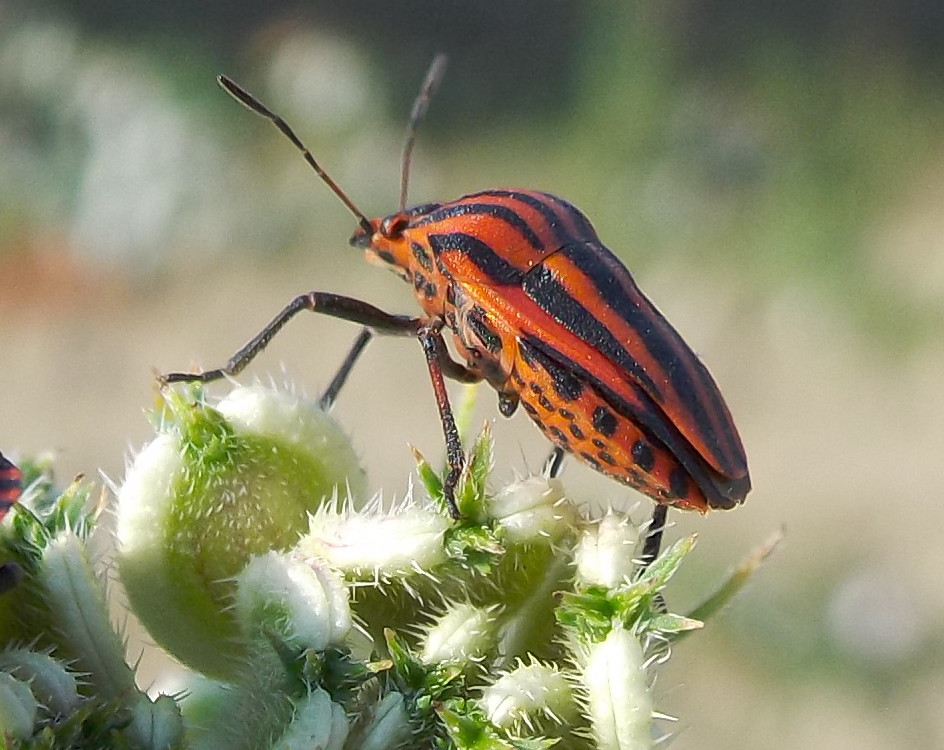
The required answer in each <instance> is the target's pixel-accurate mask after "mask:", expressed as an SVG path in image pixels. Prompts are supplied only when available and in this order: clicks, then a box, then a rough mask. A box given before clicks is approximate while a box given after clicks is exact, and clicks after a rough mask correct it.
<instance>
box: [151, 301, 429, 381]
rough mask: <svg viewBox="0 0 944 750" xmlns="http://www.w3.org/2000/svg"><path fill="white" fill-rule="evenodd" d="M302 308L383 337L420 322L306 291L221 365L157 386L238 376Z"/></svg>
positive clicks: (409, 330)
mask: <svg viewBox="0 0 944 750" xmlns="http://www.w3.org/2000/svg"><path fill="white" fill-rule="evenodd" d="M303 310H307V311H309V312H315V313H321V314H323V315H330V316H331V317H334V318H341V319H343V320H350V321H351V322H353V323H360V324H361V325H363V326H367V327H368V328H370V329H372V330H373V331H374V332H375V333H379V334H382V335H386V336H416V335H417V329H418V328H419V325H420V321H419V319H418V318H410V317H408V316H405V315H391V314H390V313H386V312H384V311H383V310H381V309H379V308H376V307H374V306H373V305H369V304H367V303H366V302H362V301H361V300H358V299H353V298H352V297H343V296H341V295H339V294H330V293H328V292H309V293H308V294H301V295H299V296H298V297H296V298H295V299H293V300H292V301H291V302H290V303H289V304H288V305H286V306H285V307H284V308H283V309H282V311H281V312H280V313H279V314H278V315H276V316H275V317H274V318H273V319H272V321H271V322H270V323H269V324H268V325H267V326H266V327H265V328H263V329H262V330H261V331H259V333H257V334H256V335H255V336H253V337H252V338H251V339H250V340H249V341H248V342H246V344H245V345H244V346H243V347H242V348H241V349H240V350H239V351H238V352H236V353H235V354H234V355H233V356H232V357H230V359H229V361H227V363H226V364H225V365H223V366H222V367H219V368H217V369H215V370H207V371H206V372H170V373H167V374H166V375H162V376H160V377H159V378H158V380H159V382H160V383H161V385H167V384H168V383H193V382H197V383H209V382H211V381H214V380H219V379H220V378H224V377H226V376H234V375H238V374H239V373H240V372H241V371H242V370H243V369H244V368H245V367H246V365H248V364H249V363H250V362H251V361H252V360H253V359H255V358H256V355H258V354H259V352H261V351H262V350H263V349H265V348H266V346H267V345H268V344H269V342H270V341H271V340H272V338H273V337H274V336H275V335H276V334H277V333H278V332H279V331H280V330H282V327H283V326H284V325H285V324H286V323H288V322H289V321H290V320H291V319H292V318H294V317H295V316H296V315H297V314H298V313H300V312H302V311H303ZM358 354H360V352H358ZM354 359H356V357H355V358H354ZM352 364H353V362H352ZM345 377H346V374H345Z"/></svg>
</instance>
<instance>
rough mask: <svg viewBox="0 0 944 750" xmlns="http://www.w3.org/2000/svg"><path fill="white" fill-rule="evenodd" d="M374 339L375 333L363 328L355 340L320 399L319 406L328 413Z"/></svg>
mask: <svg viewBox="0 0 944 750" xmlns="http://www.w3.org/2000/svg"><path fill="white" fill-rule="evenodd" d="M373 337H374V334H373V332H372V331H371V330H370V328H366V327H365V328H362V329H361V332H360V333H359V334H358V335H357V338H356V339H354V344H353V345H352V346H351V350H350V351H349V352H348V353H347V356H346V357H345V358H344V361H343V362H342V363H341V367H339V368H338V371H337V372H336V373H335V374H334V377H333V378H331V382H330V383H329V384H328V387H327V388H325V391H324V393H322V394H321V398H320V399H318V405H319V406H320V407H321V408H322V409H324V410H325V411H327V410H328V409H330V408H331V407H332V406H334V402H335V401H336V400H337V398H338V393H339V392H340V390H341V389H342V388H343V387H344V384H345V383H346V382H347V378H348V376H349V375H350V374H351V370H352V369H354V365H355V363H356V362H357V360H358V359H360V356H361V354H362V353H363V351H364V349H366V348H367V344H369V343H370V340H371V339H372V338H373Z"/></svg>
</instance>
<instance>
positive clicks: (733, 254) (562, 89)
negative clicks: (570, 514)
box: [0, 0, 944, 750]
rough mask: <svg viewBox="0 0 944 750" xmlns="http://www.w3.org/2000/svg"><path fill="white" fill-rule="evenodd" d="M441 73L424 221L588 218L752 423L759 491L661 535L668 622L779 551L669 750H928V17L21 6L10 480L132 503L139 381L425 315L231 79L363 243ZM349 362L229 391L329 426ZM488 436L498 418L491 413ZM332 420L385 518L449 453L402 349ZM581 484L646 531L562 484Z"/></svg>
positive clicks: (942, 427) (520, 5) (330, 358)
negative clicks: (530, 213) (731, 574)
mask: <svg viewBox="0 0 944 750" xmlns="http://www.w3.org/2000/svg"><path fill="white" fill-rule="evenodd" d="M440 50H443V51H446V52H448V53H449V54H450V56H451V61H450V69H449V71H448V73H447V77H446V79H445V82H444V85H443V86H442V88H441V91H440V93H439V94H438V95H437V97H436V99H435V100H434V102H433V104H432V106H431V110H430V114H429V118H428V120H427V122H426V123H425V124H424V126H423V129H422V131H421V134H420V139H419V144H418V150H417V155H416V159H415V162H414V167H413V175H414V178H413V182H412V186H411V200H412V201H413V202H423V201H427V200H437V199H439V200H442V199H449V198H454V197H457V196H458V195H461V194H463V193H466V192H471V191H475V190H480V189H484V188H488V187H496V186H521V187H532V188H539V189H544V190H548V191H551V192H554V193H557V194H559V195H561V196H563V197H566V198H568V199H570V200H571V201H573V202H574V203H575V204H576V205H578V206H580V207H581V208H582V209H583V210H584V211H585V212H586V213H587V214H588V215H589V216H590V217H591V219H592V220H593V221H594V223H595V225H596V227H597V229H598V231H599V233H600V235H601V237H602V238H603V239H604V241H605V242H606V243H607V244H608V245H609V246H610V247H611V248H612V249H613V250H614V251H615V252H616V253H617V254H618V255H620V256H621V257H622V258H623V259H624V261H625V262H626V263H627V265H628V266H629V267H630V268H631V269H632V270H633V272H634V274H635V275H636V277H637V280H638V281H639V283H640V286H642V288H643V289H644V290H646V292H647V293H648V294H649V295H650V296H651V297H652V298H653V299H654V301H655V302H656V303H657V304H658V305H659V306H660V307H661V309H662V310H663V311H664V312H665V313H666V314H667V316H668V317H669V319H670V320H672V321H673V323H674V324H675V325H676V327H677V328H679V330H680V331H681V332H682V333H683V335H684V336H685V337H686V339H687V340H688V341H689V342H690V343H691V344H692V345H693V347H694V348H695V349H696V350H697V351H699V353H700V354H701V355H702V356H703V358H704V359H705V360H706V362H707V363H708V365H709V366H710V368H711V370H712V372H713V373H714V375H715V377H716V378H717V380H718V381H719V383H720V384H721V386H722V390H723V391H724V393H725V395H726V398H727V399H728V402H729V404H730V406H731V409H732V411H733V413H734V414H735V417H736V419H737V421H738V424H739V427H740V429H741V432H742V436H743V438H744V442H745V445H746V447H747V451H748V456H749V459H750V462H751V469H752V474H753V477H754V487H755V490H754V491H753V493H752V494H751V495H750V496H749V499H748V502H747V504H746V505H745V506H744V507H743V508H740V509H738V510H737V511H735V512H732V513H717V514H714V515H712V516H710V517H709V518H698V517H691V516H684V517H683V516H681V515H680V514H678V513H676V514H674V515H675V521H676V527H675V528H674V529H673V530H672V531H671V532H670V536H672V537H675V536H678V535H680V534H682V533H690V532H692V531H698V533H699V534H700V543H699V547H698V549H697V550H696V552H695V556H694V558H693V560H692V562H690V563H689V565H688V569H687V571H685V574H684V576H682V579H681V580H680V581H679V586H678V587H677V589H676V590H675V592H673V594H672V596H673V605H674V607H675V608H676V609H677V610H682V609H684V608H685V607H686V606H690V605H692V604H694V603H695V602H697V601H698V600H699V599H700V598H701V597H702V596H703V594H704V592H705V591H706V590H707V589H708V588H710V587H711V586H712V585H713V584H714V583H715V582H716V581H718V580H719V579H720V578H721V576H722V575H723V572H724V570H725V568H726V567H728V566H730V565H732V564H733V563H734V562H735V561H737V560H738V559H739V558H740V557H741V556H742V555H744V554H746V553H748V552H749V551H750V549H751V548H752V547H754V546H755V545H757V544H758V543H760V542H761V541H762V540H763V539H764V538H766V537H767V536H768V535H769V534H770V533H771V532H773V531H775V530H776V529H779V528H780V527H781V526H785V527H786V533H787V536H786V541H785V543H784V545H783V546H782V547H781V549H780V550H779V551H778V553H777V554H776V555H775V557H774V558H773V559H772V560H771V561H770V562H769V564H768V565H767V566H766V567H765V568H763V569H762V570H761V572H760V573H759V574H758V576H757V577H756V580H755V581H754V583H753V584H752V585H751V587H750V588H749V590H748V591H747V592H745V593H744V594H743V595H742V596H741V597H740V599H739V600H738V601H737V602H736V603H735V605H734V606H732V607H731V608H729V610H727V611H726V612H725V613H724V614H723V615H721V616H720V617H719V618H718V619H717V620H715V621H713V622H712V623H711V624H710V625H709V627H708V628H707V630H706V631H705V632H704V633H701V634H699V635H698V636H697V637H695V638H691V639H690V640H689V641H687V642H685V643H684V644H682V645H680V646H679V647H678V648H677V649H676V652H675V654H674V658H673V660H672V662H671V664H670V665H669V667H668V668H667V669H665V670H663V672H662V673H661V675H660V679H659V683H658V686H657V698H658V701H659V708H660V709H661V710H663V711H665V712H666V713H669V714H673V715H675V716H678V717H679V721H678V722H677V724H676V730H677V732H678V736H677V737H676V739H675V741H674V743H673V747H676V748H680V749H683V748H684V749H688V748H691V749H694V748H704V749H706V748H732V747H755V748H808V747H825V748H866V749H873V748H874V749H876V750H884V749H886V748H888V749H889V750H890V749H891V748H902V747H922V748H930V747H944V711H942V710H941V706H942V696H944V666H942V662H944V659H942V650H944V637H942V623H944V587H942V585H941V583H940V578H941V571H942V570H944V541H942V529H944V503H942V500H944V491H942V482H941V479H942V473H944V472H942V460H941V454H942V449H944V389H942V387H941V386H942V372H944V328H942V322H944V210H942V205H944V5H942V4H941V3H931V2H923V1H922V0H865V1H864V2H859V3H849V2H842V1H840V0H825V1H822V2H812V0H782V2H779V3H771V2H755V3H748V2H735V0H670V1H667V2H661V3H655V2H617V1H616V0H611V1H609V2H605V1H601V2H580V1H579V0H504V1H499V0H492V1H491V2H489V1H488V0H465V1H464V2H458V1H444V0H416V1H415V2H390V1H389V0H388V1H387V2H384V1H383V0H370V1H368V0H350V1H349V2H329V1H328V0H313V1H311V2H307V3H302V2H282V1H275V0H273V1H272V2H265V3H241V4H234V3H227V2H222V1H221V0H204V2H200V3H193V2H187V1H185V0H163V2H160V3H145V2H140V1H139V2H121V3H120V2H110V1H109V0H83V1H82V2H75V1H71V2H70V1H69V0H60V1H59V2H43V1H41V0H34V1H33V2H9V1H5V0H0V447H2V449H3V450H4V451H5V452H10V453H12V454H14V455H16V454H17V453H20V454H32V453H36V452H40V451H45V450H50V449H51V450H53V451H55V452H56V454H57V457H58V458H57V465H58V466H59V467H61V471H62V475H63V477H64V478H65V477H68V476H70V475H72V474H75V473H78V472H84V473H86V474H88V475H90V476H92V477H96V476H97V473H98V472H99V471H101V472H102V473H103V474H104V475H105V476H106V477H108V478H111V479H114V480H116V481H117V480H119V479H120V477H121V475H122V472H123V465H124V461H125V459H126V456H127V455H128V452H129V450H134V449H136V448H138V447H139V446H140V445H141V444H142V443H143V442H145V441H146V440H148V439H149V436H150V435H151V428H150V427H149V425H148V423H147V420H146V418H145V416H144V411H145V410H146V409H147V408H148V407H149V406H150V405H152V404H153V402H154V391H153V385H152V383H153V374H154V372H155V371H168V370H172V369H182V368H185V367H188V366H205V367H211V366H216V365H219V364H221V363H222V362H223V361H224V360H225V359H226V358H227V357H228V356H229V355H230V354H231V353H232V352H233V351H234V350H235V349H236V348H237V347H238V345H240V344H241V343H242V342H243V341H244V340H245V339H246V338H247V337H248V336H249V335H250V334H252V333H254V332H255V331H256V330H258V328H259V327H260V326H261V325H262V324H263V323H264V322H265V321H267V320H268V319H269V317H271V315H272V314H274V313H275V312H276V311H277V310H278V309H279V308H280V307H281V306H282V305H283V304H284V303H285V302H287V301H288V300H289V299H290V298H291V297H292V296H294V295H295V294H297V293H299V292H303V291H308V290H309V289H319V290H328V291H335V292H339V293H344V294H350V295H354V296H358V297H362V298H364V299H367V300H371V301H372V302H374V303H375V304H377V305H379V306H382V307H384V308H385V309H389V310H392V311H402V312H409V311H412V310H414V309H415V303H414V302H413V300H412V296H411V291H410V290H409V289H408V288H407V287H406V286H405V285H403V284H401V283H400V282H398V281H397V280H396V279H395V278H394V277H393V276H391V275H389V274H387V273H385V272H383V271H381V270H378V269H374V268H371V267H368V266H366V265H365V264H364V263H363V262H362V260H361V258H360V257H359V255H358V253H357V252H355V251H353V250H352V249H351V248H349V247H348V246H347V237H348V236H349V234H350V232H351V231H352V229H353V227H354V222H353V220H352V219H351V217H350V216H349V215H348V214H347V212H346V211H345V209H344V207H343V206H342V205H341V204H340V203H339V202H338V201H337V200H336V199H335V198H334V197H333V196H332V195H331V194H330V193H329V192H328V191H327V190H326V189H325V188H324V186H323V185H321V184H320V183H319V182H318V180H317V179H316V178H315V177H314V175H313V174H311V173H310V171H309V170H308V169H307V167H306V166H305V165H304V163H303V162H302V161H301V159H300V158H299V157H298V155H297V153H295V152H294V151H293V149H292V148H291V147H290V146H289V144H287V143H286V142H285V141H284V140H283V139H282V138H281V137H280V136H279V135H278V134H277V133H276V132H275V131H274V129H272V128H271V127H270V126H269V125H267V124H266V123H265V122H263V121H262V120H261V119H259V118H257V117H255V116H253V115H251V114H250V113H248V112H246V111H245V110H243V109H242V108H240V107H239V106H238V105H237V104H236V103H234V102H233V101H232V100H230V99H229V97H227V96H226V95H225V94H224V93H223V92H221V91H220V90H219V89H218V88H217V86H216V84H215V83H214V77H215V76H216V75H217V74H218V73H220V72H225V73H227V74H229V75H231V76H232V77H234V78H235V79H236V80H238V81H240V82H241V83H243V84H244V85H245V86H247V87H248V88H249V89H250V90H252V91H253V92H255V93H256V94H257V95H259V96H260V98H262V99H263V100H264V101H266V102H267V103H268V104H270V105H271V106H272V107H274V108H275V109H277V110H278V111H279V112H280V113H282V114H283V115H284V116H285V117H286V118H287V119H288V120H289V121H290V122H291V123H292V124H293V126H294V127H295V129H296V130H297V131H298V132H299V133H300V134H301V135H302V136H303V138H304V139H305V140H306V142H307V143H308V145H309V146H310V147H311V148H312V150H313V151H314V152H315V154H316V155H317V157H318V158H319V159H320V160H321V161H322V163H323V164H324V166H325V167H326V168H327V169H328V170H329V171H330V172H331V173H332V175H333V176H334V177H335V179H336V180H337V181H338V182H339V183H340V184H341V185H342V186H344V188H345V189H346V190H347V191H348V192H349V194H350V195H351V197H352V198H353V199H354V200H355V202H357V203H358V205H359V206H360V207H361V208H362V210H363V211H364V212H365V213H367V214H368V215H379V214H386V213H388V212H390V211H392V210H393V209H394V208H395V207H396V202H397V189H398V178H399V151H400V147H401V140H402V134H403V130H404V127H405V123H406V119H407V116H408V113H409V109H410V105H411V103H412V99H413V96H414V94H415V91H416V89H417V87H418V85H419V82H420V81H421V79H422V76H423V73H424V71H425V68H426V66H427V65H428V63H429V60H430V59H431V58H432V55H433V54H434V53H435V52H436V51H440ZM355 333H356V330H355V329H354V328H353V327H352V326H350V325H346V324H344V323H340V322H337V321H331V320H321V319H316V318H313V317H310V318H308V319H305V320H301V321H298V322H296V323H295V324H293V325H292V326H290V327H289V328H288V329H287V330H286V332H285V333H284V334H283V335H282V336H280V337H279V338H278V339H277V341H276V342H275V343H274V344H273V345H272V346H271V347H270V349H269V350H268V351H267V353H266V354H265V355H264V356H263V357H262V358H261V359H260V360H257V363H256V364H255V365H254V366H253V368H252V369H251V371H250V372H249V373H247V375H246V376H244V377H243V379H244V380H247V379H251V378H253V377H259V378H263V379H268V378H272V379H273V380H275V381H276V382H285V381H288V382H291V383H293V384H294V385H295V387H297V388H298V389H300V390H303V391H307V392H308V393H310V394H312V395H315V394H317V393H318V392H319V390H320V388H321V387H323V386H324V385H325V384H326V383H327V381H328V379H329V377H330V375H331V373H332V371H333V368H334V367H335V365H336V363H337V362H338V361H339V360H340V358H341V357H342V356H343V352H344V351H345V347H346V346H347V345H348V344H349V342H350V341H351V340H352V338H353V336H354V335H355ZM479 410H480V416H481V418H482V419H486V418H494V417H495V416H496V414H497V411H496V409H495V405H494V398H493V396H492V395H491V394H490V393H488V392H486V391H483V392H482V393H481V398H480V403H479ZM336 413H337V415H338V417H339V419H340V420H341V421H342V422H343V423H344V424H345V425H346V426H347V427H348V429H349V430H350V432H351V433H352V434H353V436H354V439H355V441H356V443H357V445H358V448H359V450H360V451H361V452H362V455H363V456H364V460H365V463H366V464H367V467H368V470H369V472H370V475H371V479H372V484H373V486H374V487H376V488H380V487H383V488H385V492H387V493H390V494H394V493H397V494H402V492H403V491H405V488H406V486H407V476H408V474H409V472H410V469H411V458H410V453H409V450H408V447H407V444H408V443H413V444H415V445H417V446H419V447H421V448H422V449H423V450H425V451H427V452H428V453H429V454H434V453H435V451H437V450H441V436H440V433H439V427H438V423H437V421H436V416H435V409H434V406H433V400H432V397H431V395H430V393H429V390H428V384H427V376H426V374H425V367H424V365H423V362H422V358H421V356H420V354H419V350H418V347H417V346H416V345H415V344H414V343H411V342H408V341H377V342H375V343H374V344H372V345H371V348H370V349H369V351H368V353H367V354H366V356H365V358H364V361H363V363H362V366H361V367H360V368H358V370H357V371H356V372H355V374H354V376H353V377H352V381H351V383H350V387H349V389H348V390H347V391H346V392H345V393H344V394H343V395H342V398H341V399H340V401H339V403H338V406H337V410H336ZM379 425H381V426H382V427H378V426H379ZM495 432H496V434H497V437H498V440H499V447H500V449H501V453H500V459H499V466H498V469H497V471H496V477H497V478H505V479H508V478H511V477H512V476H513V473H514V472H516V471H517V472H524V471H526V470H527V469H528V468H531V469H536V468H538V467H539V466H540V462H541V459H542V457H543V455H544V454H545V452H546V450H547V446H546V444H545V443H544V442H543V440H542V438H541V437H540V435H539V434H538V433H537V431H536V430H534V429H533V428H532V427H531V426H530V424H529V423H528V422H527V420H526V418H525V417H524V416H523V415H517V416H516V417H515V418H514V419H512V420H510V421H504V420H502V421H499V422H498V423H497V425H496V429H495ZM564 479H565V482H566V483H567V486H568V488H569V490H570V492H571V494H572V495H574V496H575V497H577V498H580V499H583V500H586V501H587V502H591V501H592V502H598V503H614V504H632V503H636V502H639V509H638V511H637V516H638V517H639V518H640V520H642V519H643V518H645V517H646V515H647V514H648V505H649V504H648V501H644V502H643V501H640V500H639V498H638V497H637V496H635V495H634V494H633V493H631V492H630V491H628V490H626V489H625V488H621V487H620V486H618V485H616V484H615V483H612V482H608V481H607V480H605V479H603V478H602V477H599V476H597V475H595V474H593V473H592V472H589V471H585V470H583V469H581V468H580V467H577V466H575V465H573V464H570V465H568V467H567V469H566V472H565V475H564ZM134 648H138V647H137V646H135V647H134ZM145 664H146V665H147V670H146V671H145V672H144V674H145V679H148V680H155V681H157V683H158V684H159V683H160V680H161V679H162V677H161V674H162V670H163V669H164V668H165V667H164V666H163V665H162V663H161V662H160V660H159V659H158V658H156V657H155V655H154V654H153V653H152V652H151V651H148V652H147V654H146V657H145Z"/></svg>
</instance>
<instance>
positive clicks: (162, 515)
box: [117, 386, 364, 678]
mask: <svg viewBox="0 0 944 750" xmlns="http://www.w3.org/2000/svg"><path fill="white" fill-rule="evenodd" d="M165 399H166V401H167V407H168V410H167V411H168V416H169V422H168V424H166V425H165V426H164V428H163V430H162V432H161V434H159V435H158V437H157V438H156V439H155V440H154V441H153V442H152V443H151V444H150V445H148V446H147V447H146V448H145V449H144V450H143V451H142V452H141V453H140V454H139V455H138V456H137V457H136V458H135V460H134V462H133V463H132V465H131V466H130V467H129V469H128V472H127V476H126V478H125V482H124V485H123V486H122V487H121V489H120V491H119V493H118V529H117V535H118V541H119V547H120V549H119V554H118V566H119V572H120V574H121V579H122V582H123V583H124V585H125V589H126V590H127V593H128V599H129V602H130V604H131V606H132V608H133V609H134V611H135V613H136V614H137V615H138V617H139V618H140V620H141V621H142V622H143V623H144V625H145V626H146V627H147V628H148V630H149V632H150V634H151V636H152V637H153V638H154V639H155V640H156V641H157V642H158V643H159V644H160V645H162V646H163V647H164V648H166V649H167V650H168V651H170V652H171V653H172V654H173V655H174V656H176V657H177V658H178V659H180V660H181V661H182V662H184V663H185V664H188V665H190V666H191V667H193V668H195V669H197V670H199V671H202V672H204V673H206V674H208V675H212V676H215V677H220V678H226V677H227V676H230V675H232V674H233V670H234V668H235V665H236V664H238V663H239V661H240V659H241V658H242V657H243V656H244V655H245V648H246V644H245V640H244V639H243V637H242V635H241V633H240V630H239V627H238V625H237V623H236V621H235V619H234V616H233V613H232V612H231V611H230V609H229V608H230V605H231V603H232V596H233V592H234V587H235V584H234V581H233V577H234V576H235V575H236V574H237V573H239V572H240V571H241V570H242V569H243V568H244V567H245V566H246V564H247V562H248V561H249V559H250V557H251V556H253V555H262V554H265V553H266V552H268V551H269V550H272V549H287V548H289V547H291V546H292V545H294V544H295V543H296V541H297V540H298V537H299V535H300V534H301V533H302V532H303V531H304V530H305V529H306V528H307V526H308V513H310V512H314V511H316V510H317V509H318V508H319V507H320V506H321V505H322V503H323V502H324V500H325V498H331V497H334V496H336V495H338V494H341V495H344V496H348V495H349V496H350V497H351V498H353V499H354V500H356V499H358V498H360V497H361V496H362V494H363V487H364V474H363V471H362V470H361V468H360V466H359V464H358V461H357V457H356V455H355V453H354V450H353V448H352V446H351V444H350V442H349V441H348V440H347V438H346V437H345V436H344V434H343V433H342V431H341V430H340V428H339V427H338V426H337V424H336V423H335V422H334V421H333V420H332V419H331V418H330V417H329V416H328V415H327V414H325V413H324V412H323V411H322V410H321V409H319V408H318V407H317V406H315V405H314V404H311V403H308V402H306V401H303V400H301V399H299V398H297V397H295V396H294V395H291V394H287V393H282V392H277V391H274V390H272V389H269V388H264V387H262V386H251V387H240V388H236V389H234V391H233V392H232V393H231V394H230V395H229V396H228V397H227V398H226V399H224V400H223V401H222V402H220V404H219V405H218V407H217V408H215V409H214V408H211V407H210V406H207V405H206V404H204V403H196V404H192V403H188V402H186V401H185V400H184V399H183V397H181V396H180V395H178V394H176V393H174V392H172V391H167V392H166V393H165Z"/></svg>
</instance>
